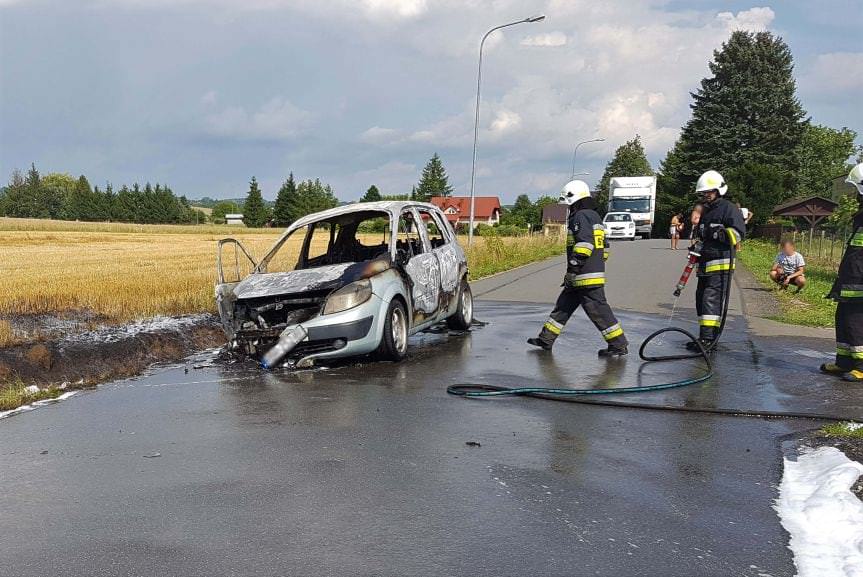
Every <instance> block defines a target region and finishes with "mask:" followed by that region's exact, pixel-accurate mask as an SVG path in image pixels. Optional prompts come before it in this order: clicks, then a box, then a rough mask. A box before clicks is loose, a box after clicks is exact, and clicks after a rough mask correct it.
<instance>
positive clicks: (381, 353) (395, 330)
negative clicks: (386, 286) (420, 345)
mask: <svg viewBox="0 0 863 577" xmlns="http://www.w3.org/2000/svg"><path fill="white" fill-rule="evenodd" d="M408 332H409V331H408V313H407V309H406V308H405V305H404V303H403V302H402V301H401V299H398V298H394V299H393V300H391V301H390V305H389V306H388V307H387V313H386V317H385V318H384V332H383V335H381V343H380V344H379V345H378V350H377V356H378V358H380V359H382V360H385V361H400V360H402V359H403V358H405V355H407V352H408Z"/></svg>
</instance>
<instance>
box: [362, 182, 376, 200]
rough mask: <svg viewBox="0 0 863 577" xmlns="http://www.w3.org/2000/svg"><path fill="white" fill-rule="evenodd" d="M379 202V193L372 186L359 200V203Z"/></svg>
mask: <svg viewBox="0 0 863 577" xmlns="http://www.w3.org/2000/svg"><path fill="white" fill-rule="evenodd" d="M379 200H381V191H379V190H378V187H377V186H375V185H374V184H373V185H371V186H370V187H369V189H368V190H367V191H366V193H365V194H364V195H363V197H362V198H361V199H360V202H377V201H379Z"/></svg>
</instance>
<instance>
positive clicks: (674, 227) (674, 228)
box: [668, 214, 683, 250]
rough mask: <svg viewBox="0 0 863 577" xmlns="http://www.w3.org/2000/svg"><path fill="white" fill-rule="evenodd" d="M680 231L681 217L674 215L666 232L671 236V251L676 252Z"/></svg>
mask: <svg viewBox="0 0 863 577" xmlns="http://www.w3.org/2000/svg"><path fill="white" fill-rule="evenodd" d="M681 231H683V215H682V214H675V215H674V216H672V217H671V226H670V228H669V230H668V233H669V234H670V235H671V250H677V243H678V242H680V233H681Z"/></svg>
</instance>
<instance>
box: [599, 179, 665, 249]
mask: <svg viewBox="0 0 863 577" xmlns="http://www.w3.org/2000/svg"><path fill="white" fill-rule="evenodd" d="M608 212H626V213H629V215H630V216H631V217H632V220H633V221H634V222H635V231H636V234H638V236H640V237H641V238H650V236H651V234H652V231H653V220H654V215H655V214H656V177H655V176H615V177H612V179H611V181H610V182H609V191H608Z"/></svg>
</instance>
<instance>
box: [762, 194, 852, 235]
mask: <svg viewBox="0 0 863 577" xmlns="http://www.w3.org/2000/svg"><path fill="white" fill-rule="evenodd" d="M837 206H839V205H838V204H837V203H835V202H833V201H832V200H830V199H828V198H824V197H823V196H817V195H816V196H809V197H806V198H795V199H792V200H789V201H787V202H783V203H782V204H780V205H778V206H777V207H775V208H774V209H773V216H787V217H796V218H802V219H803V220H805V221H806V222H807V223H808V224H809V229H810V230H812V229H814V228H815V227H816V226H817V225H818V223H820V222H821V221H822V220H824V219H825V218H827V217H828V216H830V215H831V214H833V211H834V210H836V207H837Z"/></svg>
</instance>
